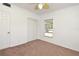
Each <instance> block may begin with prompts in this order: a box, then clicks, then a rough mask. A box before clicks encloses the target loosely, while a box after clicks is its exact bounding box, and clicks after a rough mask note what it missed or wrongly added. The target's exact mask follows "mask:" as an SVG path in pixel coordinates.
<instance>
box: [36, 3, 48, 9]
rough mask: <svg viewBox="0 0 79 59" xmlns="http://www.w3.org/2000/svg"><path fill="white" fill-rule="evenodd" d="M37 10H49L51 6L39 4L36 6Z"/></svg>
mask: <svg viewBox="0 0 79 59" xmlns="http://www.w3.org/2000/svg"><path fill="white" fill-rule="evenodd" d="M35 9H36V10H42V9H49V5H48V3H38V4H37V5H36V6H35Z"/></svg>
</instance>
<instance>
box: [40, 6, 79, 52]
mask: <svg viewBox="0 0 79 59" xmlns="http://www.w3.org/2000/svg"><path fill="white" fill-rule="evenodd" d="M51 18H53V19H54V20H53V22H54V32H53V38H47V37H44V32H45V29H44V20H45V19H51ZM38 34H39V35H38V38H39V39H42V40H45V41H48V42H51V43H55V44H58V45H60V46H63V47H67V48H70V49H73V50H77V51H79V47H78V45H79V5H77V6H72V7H68V8H64V9H61V10H57V11H54V12H52V13H49V14H46V15H42V16H41V17H40V21H39V28H38Z"/></svg>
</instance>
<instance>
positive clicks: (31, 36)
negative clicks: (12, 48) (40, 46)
mask: <svg viewBox="0 0 79 59" xmlns="http://www.w3.org/2000/svg"><path fill="white" fill-rule="evenodd" d="M36 38H37V21H36V20H35V19H32V18H28V20H27V40H28V41H31V40H35V39H36Z"/></svg>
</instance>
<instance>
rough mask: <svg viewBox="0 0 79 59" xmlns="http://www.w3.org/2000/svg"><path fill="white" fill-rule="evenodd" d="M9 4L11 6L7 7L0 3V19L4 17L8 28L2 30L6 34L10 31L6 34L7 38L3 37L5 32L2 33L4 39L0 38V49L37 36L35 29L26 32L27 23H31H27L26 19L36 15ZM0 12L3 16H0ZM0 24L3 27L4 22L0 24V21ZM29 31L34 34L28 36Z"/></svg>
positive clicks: (27, 28) (35, 17) (34, 17)
mask: <svg viewBox="0 0 79 59" xmlns="http://www.w3.org/2000/svg"><path fill="white" fill-rule="evenodd" d="M11 5H12V7H11V8H9V7H6V6H3V5H2V4H0V21H3V19H4V18H5V19H4V20H6V21H5V22H6V23H5V27H7V26H8V30H6V29H3V30H2V32H4V31H6V32H5V34H6V35H8V32H10V35H9V36H8V38H6V37H4V35H5V34H3V37H4V39H0V49H3V48H7V47H12V46H16V45H19V44H24V43H26V42H28V41H30V40H33V39H36V37H37V36H36V33H37V32H36V31H35V32H33V31H30V32H28V30H29V25H31V24H28V20H29V18H32V19H37V17H38V16H37V15H35V14H33V13H31V12H29V11H27V10H25V9H23V8H20V7H17V6H15V5H14V4H11ZM2 14H3V15H4V16H2ZM7 22H8V23H7ZM7 24H8V25H7ZM0 25H1V27H4V24H3V25H2V24H1V23H0ZM1 27H0V29H1ZM31 29H32V28H31ZM29 33H32V34H35V35H33V36H32V35H29V36H28V34H29ZM1 35H2V34H1ZM0 37H1V36H0ZM30 37H31V38H30ZM29 38H30V39H29Z"/></svg>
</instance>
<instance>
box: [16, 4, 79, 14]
mask: <svg viewBox="0 0 79 59" xmlns="http://www.w3.org/2000/svg"><path fill="white" fill-rule="evenodd" d="M36 4H37V3H15V5H16V6H18V7H21V8H24V9H27V10H29V11H31V12H34V13H36V14H38V15H41V14H45V13H49V12H53V11H56V10H59V9H63V8H67V7H70V6H74V5H79V3H49V9H47V10H45V9H43V10H36V9H35V6H36Z"/></svg>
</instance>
